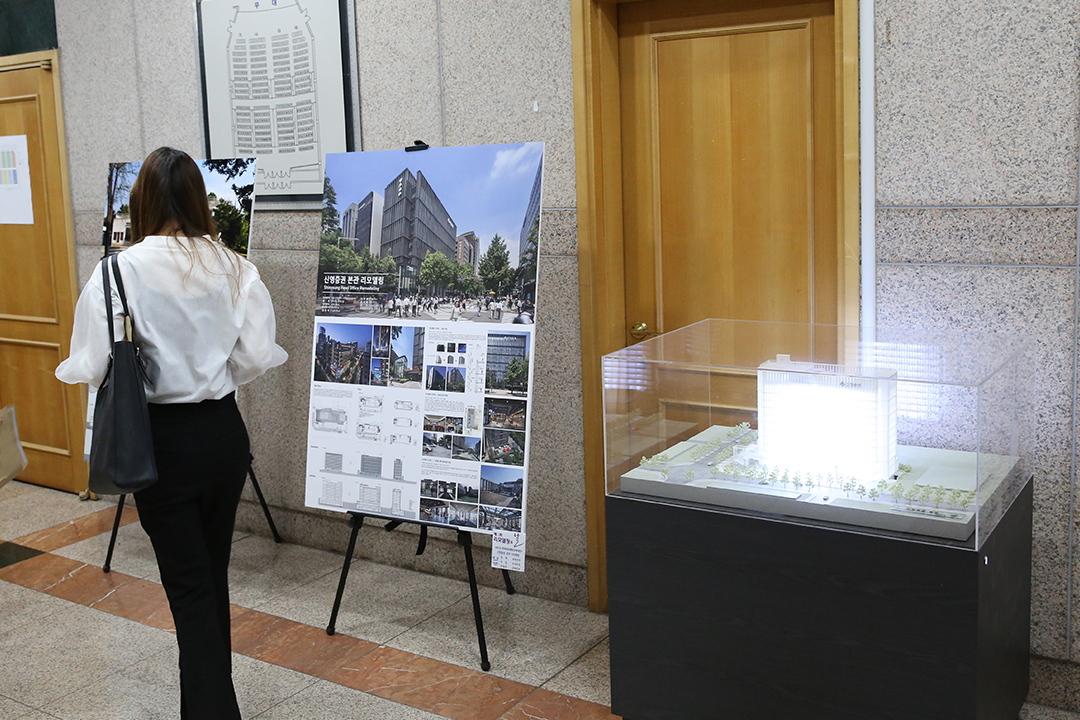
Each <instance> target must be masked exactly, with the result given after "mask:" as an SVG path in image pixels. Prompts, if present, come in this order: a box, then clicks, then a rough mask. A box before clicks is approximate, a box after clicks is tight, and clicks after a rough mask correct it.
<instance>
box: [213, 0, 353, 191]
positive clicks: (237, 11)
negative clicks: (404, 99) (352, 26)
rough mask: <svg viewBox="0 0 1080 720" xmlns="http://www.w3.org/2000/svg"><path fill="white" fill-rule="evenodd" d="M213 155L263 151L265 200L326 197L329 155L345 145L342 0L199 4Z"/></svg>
mask: <svg viewBox="0 0 1080 720" xmlns="http://www.w3.org/2000/svg"><path fill="white" fill-rule="evenodd" d="M199 15H200V30H201V42H202V55H203V77H204V82H205V87H206V118H207V133H208V136H209V137H208V139H209V151H210V157H211V158H232V157H256V158H258V160H259V165H258V171H257V176H256V181H255V182H256V195H257V197H258V198H259V201H260V203H262V202H264V201H275V200H276V201H297V200H304V199H308V198H312V199H316V200H317V199H318V197H321V196H322V181H323V157H324V156H325V155H326V153H336V152H344V151H345V150H346V149H347V148H346V140H345V137H346V136H345V133H346V128H345V97H344V96H345V92H344V86H343V83H342V59H341V25H340V21H339V5H338V0H202V2H200V3H199Z"/></svg>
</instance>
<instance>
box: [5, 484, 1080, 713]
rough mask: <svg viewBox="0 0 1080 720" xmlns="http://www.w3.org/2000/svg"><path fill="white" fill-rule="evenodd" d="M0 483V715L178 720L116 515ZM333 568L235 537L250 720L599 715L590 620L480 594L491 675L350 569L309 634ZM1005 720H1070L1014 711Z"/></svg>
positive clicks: (425, 595) (161, 604)
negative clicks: (338, 595) (107, 568)
mask: <svg viewBox="0 0 1080 720" xmlns="http://www.w3.org/2000/svg"><path fill="white" fill-rule="evenodd" d="M114 515H115V506H114V505H112V504H111V503H108V502H104V501H102V502H80V501H79V500H78V499H77V498H75V497H74V496H71V495H68V494H65V493H59V492H54V491H51V490H45V489H43V488H37V487H34V486H30V485H25V484H22V483H17V482H13V483H11V484H9V485H7V486H6V487H4V488H0V718H4V719H5V720H8V719H10V720H20V719H25V720H50V719H59V720H98V719H100V720H154V719H157V718H176V717H178V716H179V689H178V683H177V671H176V643H175V642H174V640H173V637H172V635H171V632H170V631H171V630H172V617H171V615H170V613H169V608H168V603H167V602H166V600H165V594H164V592H163V591H162V589H161V585H160V584H159V583H158V574H157V567H156V564H155V562H154V554H153V550H152V549H151V547H150V543H149V541H148V540H147V539H146V536H145V534H144V533H143V532H142V528H141V527H140V526H139V523H138V513H137V512H136V511H135V510H134V509H128V510H125V513H124V518H123V522H124V526H123V527H122V528H121V530H120V533H119V540H118V542H117V547H116V554H115V556H114V558H113V572H111V573H108V574H106V573H104V572H102V570H101V564H102V563H103V562H104V558H105V552H106V549H107V544H108V537H109V531H110V530H111V528H112V520H113V517H114ZM340 568H341V556H340V555H335V554H333V553H327V552H321V551H317V550H311V549H309V548H303V547H299V546H296V545H276V544H274V543H273V542H272V541H270V540H268V539H266V538H262V537H258V536H254V535H243V534H240V533H238V534H237V535H236V537H235V538H234V545H233V562H232V569H231V589H232V599H233V603H234V608H233V648H234V651H235V653H234V661H233V674H234V678H235V682H236V687H237V692H238V694H239V699H240V707H241V710H242V712H243V715H244V717H245V718H247V719H249V720H254V719H255V718H258V719H260V720H350V719H353V718H356V719H359V718H365V719H371V720H422V719H425V718H427V719H433V720H434V719H437V718H440V717H448V718H454V719H455V720H613V719H614V718H615V716H613V715H611V713H610V711H609V709H608V704H609V703H610V692H609V673H608V642H607V618H606V617H605V616H603V615H595V614H592V613H589V612H586V611H585V610H583V609H582V608H579V607H574V606H570V605H561V604H559V603H552V602H548V601H545V600H539V599H536V598H532V597H526V596H524V595H514V596H508V595H506V594H505V593H503V592H501V591H498V590H495V589H491V588H482V589H481V604H482V607H483V611H484V627H485V630H486V632H487V639H488V649H489V653H490V656H491V663H492V668H491V672H489V673H484V672H481V671H480V669H479V663H480V661H479V653H478V651H477V647H476V633H475V627H474V625H473V619H472V604H471V601H470V599H469V588H468V586H467V585H466V584H464V583H461V582H458V581H455V580H448V579H445V578H440V577H434V576H430V575H423V574H420V573H415V572H411V571H407V570H401V569H399V568H392V567H387V566H383V565H376V564H373V563H368V562H364V561H355V562H354V563H353V569H352V572H351V573H350V577H349V587H348V589H347V592H346V593H345V597H344V601H343V603H342V607H341V613H340V615H339V617H338V622H337V631H338V632H337V634H335V635H334V636H332V637H331V636H328V635H327V634H326V632H325V630H324V628H325V625H326V623H327V620H328V619H329V617H328V616H329V611H330V607H331V604H332V602H333V597H334V590H335V589H336V586H337V577H338V573H339V571H340ZM1021 720H1080V715H1074V714H1071V713H1067V712H1064V711H1061V710H1054V709H1050V708H1042V707H1039V706H1037V705H1028V706H1026V707H1025V708H1024V710H1023V712H1022V713H1021Z"/></svg>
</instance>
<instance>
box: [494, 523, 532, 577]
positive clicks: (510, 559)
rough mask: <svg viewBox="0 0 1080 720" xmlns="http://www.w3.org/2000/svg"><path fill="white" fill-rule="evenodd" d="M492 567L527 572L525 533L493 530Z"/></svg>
mask: <svg viewBox="0 0 1080 720" xmlns="http://www.w3.org/2000/svg"><path fill="white" fill-rule="evenodd" d="M491 567H493V568H498V569H500V570H513V571H514V572H525V533H519V532H511V531H509V530H494V531H492V533H491Z"/></svg>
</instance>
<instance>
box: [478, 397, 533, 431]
mask: <svg viewBox="0 0 1080 720" xmlns="http://www.w3.org/2000/svg"><path fill="white" fill-rule="evenodd" d="M527 405H528V403H526V402H525V401H524V400H510V399H508V398H487V399H485V400H484V426H485V427H492V428H499V429H501V430H524V429H525V415H526V412H525V411H526V409H527Z"/></svg>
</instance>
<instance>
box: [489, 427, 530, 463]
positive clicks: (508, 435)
mask: <svg viewBox="0 0 1080 720" xmlns="http://www.w3.org/2000/svg"><path fill="white" fill-rule="evenodd" d="M484 462H489V463H499V464H500V465H518V466H523V465H524V464H525V433H523V432H518V431H516V430H489V429H485V430H484Z"/></svg>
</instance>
